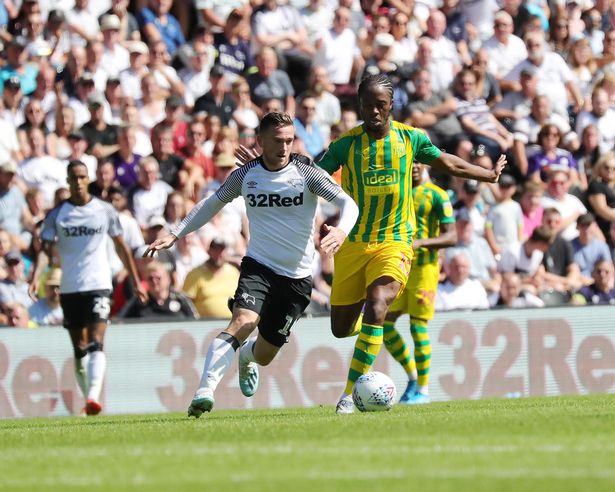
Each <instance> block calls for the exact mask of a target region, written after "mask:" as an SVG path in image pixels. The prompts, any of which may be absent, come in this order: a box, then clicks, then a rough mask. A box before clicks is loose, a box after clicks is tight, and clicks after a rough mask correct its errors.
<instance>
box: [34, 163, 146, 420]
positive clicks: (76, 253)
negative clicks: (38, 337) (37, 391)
mask: <svg viewBox="0 0 615 492" xmlns="http://www.w3.org/2000/svg"><path fill="white" fill-rule="evenodd" d="M66 171H67V175H68V178H67V181H68V187H69V189H70V198H69V199H68V200H66V201H64V202H62V203H61V204H60V205H58V206H57V207H55V208H53V209H52V210H51V211H50V212H49V213H48V214H47V216H46V217H45V220H44V221H43V229H42V231H41V239H42V241H43V247H42V249H41V251H40V252H39V254H38V256H37V257H36V261H35V266H34V273H33V275H32V280H31V282H30V295H31V296H32V297H35V295H36V292H38V284H39V279H40V275H41V272H42V271H43V270H44V269H45V267H46V266H47V263H48V258H51V255H52V248H53V247H54V246H57V248H58V251H59V253H60V259H61V262H62V281H61V284H60V304H61V305H62V310H63V311H64V327H65V328H67V329H68V332H69V334H70V339H71V341H72V344H73V350H74V353H75V376H76V378H77V382H78V384H79V387H80V388H81V391H83V394H84V396H85V398H86V405H85V413H86V414H88V415H96V414H98V413H100V411H101V410H102V406H101V404H100V391H101V389H102V383H103V380H104V376H105V369H106V366H107V359H106V356H105V354H104V352H103V342H104V337H105V330H106V328H107V322H108V318H109V312H110V310H111V302H110V301H111V300H110V295H111V288H112V286H111V267H110V265H109V260H108V256H107V249H106V241H105V238H106V236H107V235H109V236H111V238H112V239H113V242H114V244H115V249H116V251H117V254H118V256H119V257H120V259H121V260H122V263H124V266H125V267H126V270H128V272H129V274H130V277H131V279H132V282H133V286H134V289H135V292H136V293H137V296H138V297H139V299H140V300H141V301H142V302H146V301H147V293H146V292H145V290H144V289H143V287H141V285H140V282H139V277H138V274H137V269H136V267H135V264H134V261H133V259H132V254H131V252H130V250H129V249H128V246H126V243H125V242H124V239H123V238H122V235H121V234H122V226H121V225H120V222H119V217H118V213H117V211H116V210H115V209H114V208H113V206H112V205H111V204H110V203H107V202H104V201H102V200H100V199H98V198H96V197H94V196H92V195H90V194H89V193H88V185H89V183H90V182H89V179H88V168H87V167H86V165H85V164H84V163H83V162H81V161H71V162H69V164H68V166H67V168H66ZM88 354H89V358H88V361H87V368H86V356H87V355H88Z"/></svg>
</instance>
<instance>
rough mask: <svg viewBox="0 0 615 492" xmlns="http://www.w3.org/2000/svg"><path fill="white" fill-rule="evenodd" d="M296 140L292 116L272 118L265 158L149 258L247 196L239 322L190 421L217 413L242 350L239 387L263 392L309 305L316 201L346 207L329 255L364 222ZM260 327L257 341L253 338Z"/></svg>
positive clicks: (221, 344) (200, 207)
mask: <svg viewBox="0 0 615 492" xmlns="http://www.w3.org/2000/svg"><path fill="white" fill-rule="evenodd" d="M294 137H295V128H294V126H293V120H292V118H291V117H290V116H289V115H288V114H286V113H276V112H274V113H269V114H267V115H266V116H265V117H264V118H263V119H262V121H261V123H260V127H259V136H258V143H259V145H260V146H261V148H262V149H263V153H262V155H261V156H259V157H257V158H256V159H254V160H252V161H250V162H248V163H247V164H245V165H244V166H243V167H241V168H239V169H237V170H235V171H233V173H232V174H231V175H230V176H229V177H228V178H227V179H226V181H225V182H224V183H223V184H222V186H221V187H220V188H219V189H218V191H217V192H216V193H215V194H213V195H211V196H210V197H209V198H206V199H205V200H203V201H201V202H199V203H198V204H197V205H196V206H195V207H194V208H193V209H192V211H191V212H190V213H189V214H188V216H187V217H186V218H185V219H184V221H183V222H182V223H181V224H180V225H179V226H178V227H177V228H175V229H174V230H173V232H172V233H171V234H168V235H167V236H165V237H163V238H160V239H158V240H156V241H154V242H153V243H152V244H151V245H150V246H149V248H148V249H147V251H146V252H145V256H147V255H153V254H154V253H155V252H156V251H160V250H162V249H165V248H169V247H171V246H172V245H173V244H174V243H175V241H177V239H178V238H180V237H183V236H185V235H187V234H189V233H190V232H193V231H195V230H197V229H198V228H199V227H201V226H203V225H204V224H205V223H207V222H208V221H209V220H210V219H211V218H212V217H213V216H214V215H215V214H217V213H218V212H219V211H220V210H221V209H222V208H223V207H224V206H225V205H226V204H227V203H229V202H230V201H232V200H233V199H234V198H235V197H237V196H239V195H242V196H243V197H244V199H245V202H246V209H247V214H248V219H249V223H250V243H249V245H248V251H247V253H246V256H245V257H244V259H243V261H242V264H241V275H240V278H239V283H238V287H237V290H236V292H235V296H234V299H233V301H232V302H233V316H232V319H231V321H230V323H229V325H228V327H227V328H226V330H225V331H223V332H222V333H220V334H219V335H218V337H217V338H215V339H214V341H213V342H212V344H211V345H210V346H209V350H208V352H207V356H206V359H205V367H204V369H203V375H202V377H201V382H200V384H199V388H198V389H197V391H196V394H195V396H194V398H193V400H192V403H191V404H190V408H189V409H188V415H189V416H194V417H197V418H198V417H200V416H201V414H202V413H203V412H209V411H211V409H212V408H213V405H214V391H215V389H216V386H217V385H218V383H219V382H220V380H221V379H222V377H223V376H224V374H225V373H226V371H227V370H228V369H229V367H230V366H231V364H232V362H233V357H234V355H235V351H236V350H237V349H238V348H239V346H240V345H241V349H240V351H239V386H240V388H241V392H242V393H243V394H244V395H245V396H252V395H253V394H254V392H255V391H256V388H257V386H258V369H257V364H260V365H267V364H269V363H270V362H271V361H272V360H273V358H274V357H275V356H276V354H277V353H278V351H279V350H280V348H281V347H282V346H283V345H284V343H286V342H287V341H288V336H289V334H290V330H291V328H292V326H293V324H294V323H295V321H296V320H297V319H298V318H299V317H300V316H301V314H302V313H303V311H304V310H305V308H306V307H307V305H308V304H309V302H310V294H311V291H312V278H311V273H312V259H313V256H314V251H315V248H314V239H313V238H314V217H315V214H316V206H317V203H318V197H319V196H321V197H323V198H324V199H326V200H328V201H330V202H332V203H333V204H335V205H337V206H338V207H340V209H341V217H340V222H339V225H338V226H337V227H329V228H328V231H327V234H326V236H325V237H324V238H323V239H322V241H321V244H320V246H321V248H322V249H323V251H324V252H325V253H327V254H334V253H336V252H337V251H338V250H339V248H340V246H341V245H342V243H343V242H344V240H345V239H346V236H347V234H348V232H349V231H350V230H351V229H352V227H353V226H354V223H355V221H356V219H357V217H358V214H359V210H358V208H357V205H356V204H355V203H354V201H353V200H352V199H351V198H350V197H349V196H348V195H347V194H346V193H344V191H342V189H341V187H340V186H339V185H337V184H336V183H335V182H333V181H332V180H331V179H330V178H329V177H328V176H327V175H326V174H325V173H324V172H323V171H321V170H320V169H318V168H316V167H314V166H313V165H312V162H311V161H310V160H309V159H308V158H307V157H305V156H303V155H300V154H291V146H292V143H293V140H294ZM257 326H258V329H259V335H258V337H255V338H250V339H248V337H249V336H250V334H251V333H252V332H253V331H254V329H255V328H256V327H257ZM242 343H243V345H242Z"/></svg>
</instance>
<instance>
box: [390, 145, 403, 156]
mask: <svg viewBox="0 0 615 492" xmlns="http://www.w3.org/2000/svg"><path fill="white" fill-rule="evenodd" d="M405 153H406V146H405V145H404V144H397V145H396V146H395V147H393V155H394V156H395V157H399V156H402V155H404V154H405Z"/></svg>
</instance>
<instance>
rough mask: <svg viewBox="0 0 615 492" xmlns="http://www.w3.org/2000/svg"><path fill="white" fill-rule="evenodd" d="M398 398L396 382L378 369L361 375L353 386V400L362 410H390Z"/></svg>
mask: <svg viewBox="0 0 615 492" xmlns="http://www.w3.org/2000/svg"><path fill="white" fill-rule="evenodd" d="M396 400H397V389H396V388H395V383H394V382H393V380H392V379H391V378H390V377H389V376H387V375H386V374H383V373H381V372H378V371H374V372H369V373H367V374H364V375H363V376H360V377H359V379H357V381H356V383H354V388H352V401H354V404H355V406H356V407H357V408H358V409H359V410H360V411H361V412H381V411H383V410H390V409H391V407H392V406H393V405H394V404H395V401H396Z"/></svg>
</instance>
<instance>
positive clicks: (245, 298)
mask: <svg viewBox="0 0 615 492" xmlns="http://www.w3.org/2000/svg"><path fill="white" fill-rule="evenodd" d="M241 298H242V299H243V302H245V303H246V304H252V305H253V306H255V305H256V298H255V297H254V296H251V295H250V294H248V293H247V292H244V293H243V294H241Z"/></svg>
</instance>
